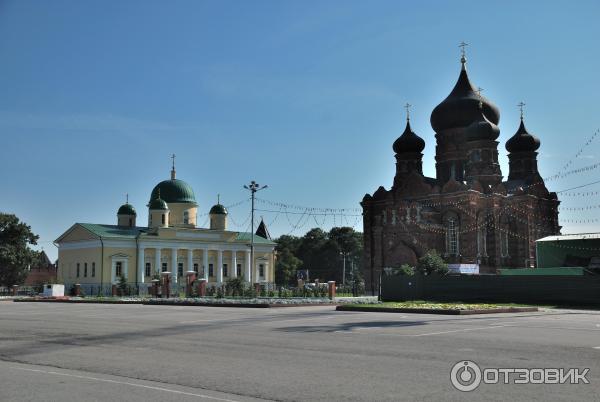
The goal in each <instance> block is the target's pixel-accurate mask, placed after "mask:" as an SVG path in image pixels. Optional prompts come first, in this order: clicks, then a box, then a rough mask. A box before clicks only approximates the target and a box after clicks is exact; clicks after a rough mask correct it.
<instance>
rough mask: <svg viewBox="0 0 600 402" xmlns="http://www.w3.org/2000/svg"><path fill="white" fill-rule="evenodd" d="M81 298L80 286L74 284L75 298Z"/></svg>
mask: <svg viewBox="0 0 600 402" xmlns="http://www.w3.org/2000/svg"><path fill="white" fill-rule="evenodd" d="M79 296H81V285H80V284H79V283H76V284H75V297H79Z"/></svg>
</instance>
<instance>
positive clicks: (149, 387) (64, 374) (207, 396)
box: [8, 366, 238, 402]
mask: <svg viewBox="0 0 600 402" xmlns="http://www.w3.org/2000/svg"><path fill="white" fill-rule="evenodd" d="M8 367H9V368H12V369H15V370H22V371H31V372H34V373H44V374H52V375H60V376H64V377H72V378H79V379H83V380H93V381H99V382H108V383H112V384H121V385H129V386H132V387H138V388H146V389H153V390H156V391H163V392H170V393H172V394H179V395H187V396H197V397H200V398H207V399H213V400H215V401H224V402H238V401H235V400H233V399H224V398H217V397H214V396H209V395H203V394H194V393H192V392H185V391H177V390H174V389H168V388H163V387H153V386H151V385H142V384H135V383H132V382H126V381H116V380H109V379H106V378H97V377H89V376H85V375H75V374H67V373H59V372H57V371H46V370H38V369H28V368H23V367H15V366H8Z"/></svg>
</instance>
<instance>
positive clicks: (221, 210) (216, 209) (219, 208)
mask: <svg viewBox="0 0 600 402" xmlns="http://www.w3.org/2000/svg"><path fill="white" fill-rule="evenodd" d="M208 213H209V214H211V215H212V214H214V215H227V209H226V208H225V207H224V206H223V205H221V204H217V205H213V207H212V208H211V209H210V211H209V212H208Z"/></svg>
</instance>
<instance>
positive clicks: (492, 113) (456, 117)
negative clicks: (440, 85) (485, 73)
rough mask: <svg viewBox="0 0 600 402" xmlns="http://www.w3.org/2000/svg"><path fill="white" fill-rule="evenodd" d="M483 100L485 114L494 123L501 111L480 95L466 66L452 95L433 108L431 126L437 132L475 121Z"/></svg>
mask: <svg viewBox="0 0 600 402" xmlns="http://www.w3.org/2000/svg"><path fill="white" fill-rule="evenodd" d="M480 101H481V102H482V104H483V105H482V106H483V114H484V115H485V117H486V118H487V119H488V120H489V121H490V122H492V123H494V124H496V125H497V124H498V122H499V121H500V111H499V110H498V107H496V105H494V104H493V103H492V102H491V101H489V100H488V99H486V98H484V97H482V96H480V95H479V94H478V93H477V91H476V90H475V88H474V87H473V84H471V81H470V80H469V76H468V75H467V70H466V68H465V66H464V63H463V67H462V69H461V71H460V75H459V77H458V81H457V82H456V85H454V89H452V92H450V95H448V97H447V98H446V99H444V100H443V101H442V103H440V104H439V105H437V106H436V107H435V109H433V112H432V113H431V127H433V130H434V131H435V132H436V133H439V132H440V131H443V130H446V129H450V128H460V127H466V126H468V125H469V124H471V123H472V122H473V121H475V120H476V119H477V118H478V117H479V114H480V111H479V102H480Z"/></svg>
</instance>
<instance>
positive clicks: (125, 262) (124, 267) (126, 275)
mask: <svg viewBox="0 0 600 402" xmlns="http://www.w3.org/2000/svg"><path fill="white" fill-rule="evenodd" d="M128 263H129V260H124V261H123V276H124V277H125V279H126V280H127V282H130V280H129V279H130V278H129V267H128V266H127V265H128Z"/></svg>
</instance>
